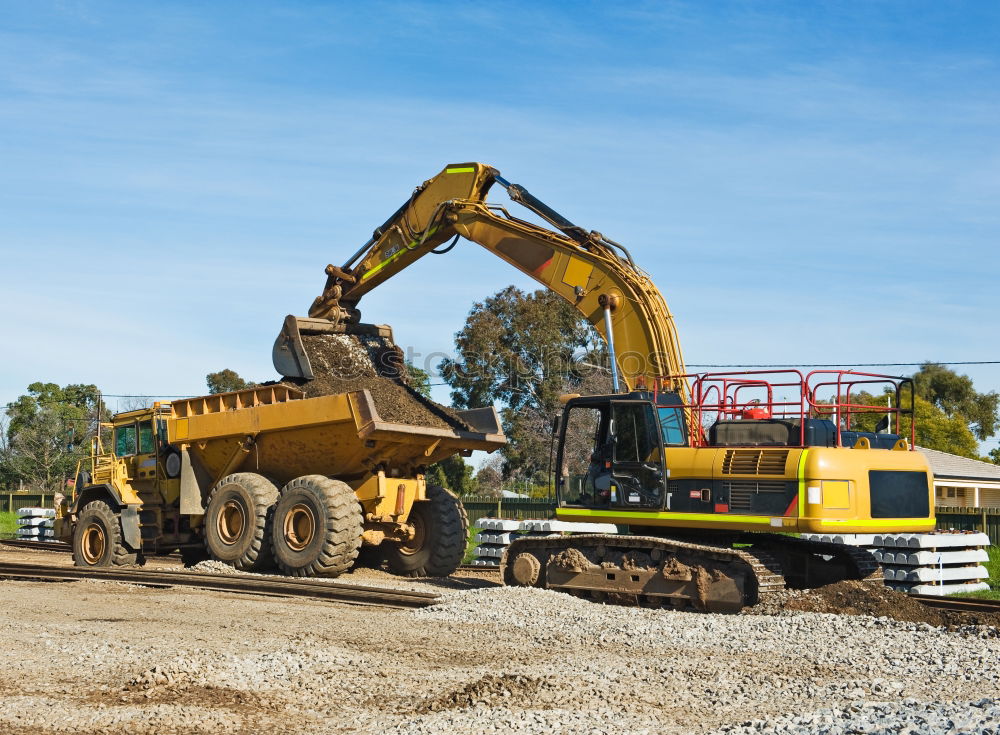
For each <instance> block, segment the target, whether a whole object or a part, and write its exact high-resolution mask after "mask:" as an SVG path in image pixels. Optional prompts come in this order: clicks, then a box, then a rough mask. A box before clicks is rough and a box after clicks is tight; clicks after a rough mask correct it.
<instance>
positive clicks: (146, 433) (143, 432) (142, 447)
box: [139, 421, 156, 454]
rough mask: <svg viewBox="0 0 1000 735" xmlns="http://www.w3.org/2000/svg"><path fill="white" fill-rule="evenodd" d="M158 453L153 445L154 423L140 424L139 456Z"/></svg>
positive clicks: (145, 422) (144, 422)
mask: <svg viewBox="0 0 1000 735" xmlns="http://www.w3.org/2000/svg"><path fill="white" fill-rule="evenodd" d="M155 451H156V446H155V444H154V443H153V422H152V421H143V422H142V423H141V424H139V454H152V453H153V452H155Z"/></svg>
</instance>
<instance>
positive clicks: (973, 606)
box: [910, 595, 1000, 615]
mask: <svg viewBox="0 0 1000 735" xmlns="http://www.w3.org/2000/svg"><path fill="white" fill-rule="evenodd" d="M910 597H912V598H913V599H914V600H916V601H917V602H919V603H921V604H923V605H926V606H927V607H933V608H936V609H938V610H950V611H953V612H978V613H993V614H994V615H998V614H1000V600H980V599H977V598H975V597H936V596H935V595H910Z"/></svg>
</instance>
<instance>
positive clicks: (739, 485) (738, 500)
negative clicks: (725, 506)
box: [722, 480, 785, 513]
mask: <svg viewBox="0 0 1000 735" xmlns="http://www.w3.org/2000/svg"><path fill="white" fill-rule="evenodd" d="M722 489H723V490H724V491H728V492H729V512H730V513H739V512H743V513H748V512H750V510H751V509H752V507H753V499H754V497H755V496H757V495H765V494H766V495H783V494H784V493H785V483H784V482H781V481H780V480H779V481H772V482H768V481H766V480H765V481H764V482H754V481H752V480H750V481H747V482H724V483H722Z"/></svg>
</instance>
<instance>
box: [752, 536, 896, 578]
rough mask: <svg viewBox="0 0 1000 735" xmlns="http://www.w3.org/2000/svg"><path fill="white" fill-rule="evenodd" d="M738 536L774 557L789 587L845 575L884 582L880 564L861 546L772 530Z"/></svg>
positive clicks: (845, 576)
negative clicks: (801, 536) (773, 531)
mask: <svg viewBox="0 0 1000 735" xmlns="http://www.w3.org/2000/svg"><path fill="white" fill-rule="evenodd" d="M740 540H741V541H743V542H745V543H752V544H753V545H754V549H755V550H756V549H760V550H762V551H766V552H767V553H769V554H770V555H771V556H773V557H774V558H776V559H777V560H778V563H779V564H780V565H781V567H782V569H784V573H785V577H786V583H787V584H788V586H789V587H794V588H797V589H801V588H813V587H822V586H823V585H825V584H832V583H834V582H840V581H843V580H848V579H850V580H857V581H860V582H864V583H866V584H874V585H877V586H882V585H883V584H885V579H884V577H883V572H882V566H881V565H880V564H879V563H878V560H876V559H875V557H874V556H873V555H872V554H871V553H869V552H868V551H866V550H865V549H859V548H857V547H854V546H848V545H846V544H835V543H831V542H828V541H813V540H811V539H804V538H798V537H795V536H782V535H780V534H772V533H767V534H751V533H748V534H744V535H743V536H742V537H741V538H740Z"/></svg>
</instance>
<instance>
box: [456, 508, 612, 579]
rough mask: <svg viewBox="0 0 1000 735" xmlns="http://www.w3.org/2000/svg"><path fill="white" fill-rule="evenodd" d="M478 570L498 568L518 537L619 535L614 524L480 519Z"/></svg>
mask: <svg viewBox="0 0 1000 735" xmlns="http://www.w3.org/2000/svg"><path fill="white" fill-rule="evenodd" d="M476 528H478V529H480V531H479V533H477V534H476V539H475V540H476V542H477V543H478V544H479V546H477V547H476V558H475V559H474V560H473V562H472V563H473V564H474V565H475V566H477V567H498V566H500V557H502V556H503V552H504V551H505V550H506V549H507V547H508V546H509V545H510V543H511V542H512V541H513V540H514V539H516V538H519V537H521V536H525V535H527V536H551V535H553V534H564V533H618V529H617V527H616V526H615V525H614V524H613V523H569V522H568V521H515V520H509V519H505V518H480V519H479V520H478V521H476Z"/></svg>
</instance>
